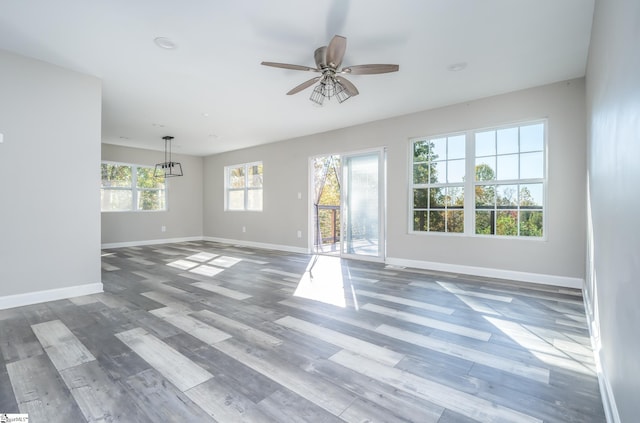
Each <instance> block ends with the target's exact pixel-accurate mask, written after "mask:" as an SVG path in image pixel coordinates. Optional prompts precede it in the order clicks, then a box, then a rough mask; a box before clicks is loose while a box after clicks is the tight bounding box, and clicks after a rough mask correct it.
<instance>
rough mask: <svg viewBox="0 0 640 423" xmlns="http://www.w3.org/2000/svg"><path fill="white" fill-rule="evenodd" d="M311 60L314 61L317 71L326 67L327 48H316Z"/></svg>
mask: <svg viewBox="0 0 640 423" xmlns="http://www.w3.org/2000/svg"><path fill="white" fill-rule="evenodd" d="M313 58H314V59H315V60H316V66H317V67H318V69H322V68H326V67H327V47H326V46H323V47H318V48H317V49H316V51H315V52H314V53H313Z"/></svg>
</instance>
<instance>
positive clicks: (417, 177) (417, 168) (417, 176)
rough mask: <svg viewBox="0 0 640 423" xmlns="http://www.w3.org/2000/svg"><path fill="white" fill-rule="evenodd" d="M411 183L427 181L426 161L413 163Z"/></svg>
mask: <svg viewBox="0 0 640 423" xmlns="http://www.w3.org/2000/svg"><path fill="white" fill-rule="evenodd" d="M413 183H414V184H426V183H429V165H428V164H427V163H419V164H414V165H413Z"/></svg>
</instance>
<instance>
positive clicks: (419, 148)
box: [413, 141, 431, 162]
mask: <svg viewBox="0 0 640 423" xmlns="http://www.w3.org/2000/svg"><path fill="white" fill-rule="evenodd" d="M430 152H431V143H430V142H429V141H416V142H414V143H413V161H414V162H426V161H428V160H429V153H430Z"/></svg>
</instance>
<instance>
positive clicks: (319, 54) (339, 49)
mask: <svg viewBox="0 0 640 423" xmlns="http://www.w3.org/2000/svg"><path fill="white" fill-rule="evenodd" d="M346 49H347V39H346V38H345V37H343V36H340V35H335V36H334V37H333V38H332V39H331V42H330V43H329V45H328V46H322V47H318V48H317V49H316V51H315V53H314V54H313V57H314V58H315V61H316V67H315V68H312V67H309V66H301V65H291V64H288V63H276V62H262V64H263V65H265V66H273V67H275V68H284V69H292V70H300V71H308V72H317V73H320V74H321V75H320V76H316V77H314V78H311V79H310V80H308V81H305V82H303V83H302V84H300V85H298V86H297V87H295V88H293V89H291V90H290V91H289V92H288V93H287V95H292V94H296V93H298V92H300V91H302V90H304V89H306V88H309V87H310V86H312V85H313V84H315V83H316V82H318V81H319V82H320V83H319V84H318V85H317V86H316V87H315V88H314V89H313V92H312V93H311V97H310V100H311V101H313V102H315V103H317V104H319V105H322V102H323V101H324V99H325V98H328V99H331V97H336V98H337V99H338V102H340V103H342V102H343V101H345V100H346V99H348V98H350V97H353V96H356V95H358V94H359V92H358V89H357V88H356V86H355V85H353V84H352V83H351V82H350V81H349V80H348V79H346V78H345V77H343V76H342V75H345V74H351V75H372V74H378V73H389V72H396V71H397V70H398V69H399V68H400V67H399V66H398V65H385V64H370V65H353V66H347V67H343V68H341V69H340V66H341V65H342V58H343V57H344V53H345V51H346Z"/></svg>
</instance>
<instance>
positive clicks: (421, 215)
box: [413, 211, 429, 231]
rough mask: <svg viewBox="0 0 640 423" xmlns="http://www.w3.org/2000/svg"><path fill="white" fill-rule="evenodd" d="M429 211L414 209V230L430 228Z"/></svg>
mask: <svg viewBox="0 0 640 423" xmlns="http://www.w3.org/2000/svg"><path fill="white" fill-rule="evenodd" d="M427 215H428V212H426V211H414V212H413V230H414V231H426V230H428V229H429V226H428V222H427Z"/></svg>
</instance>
